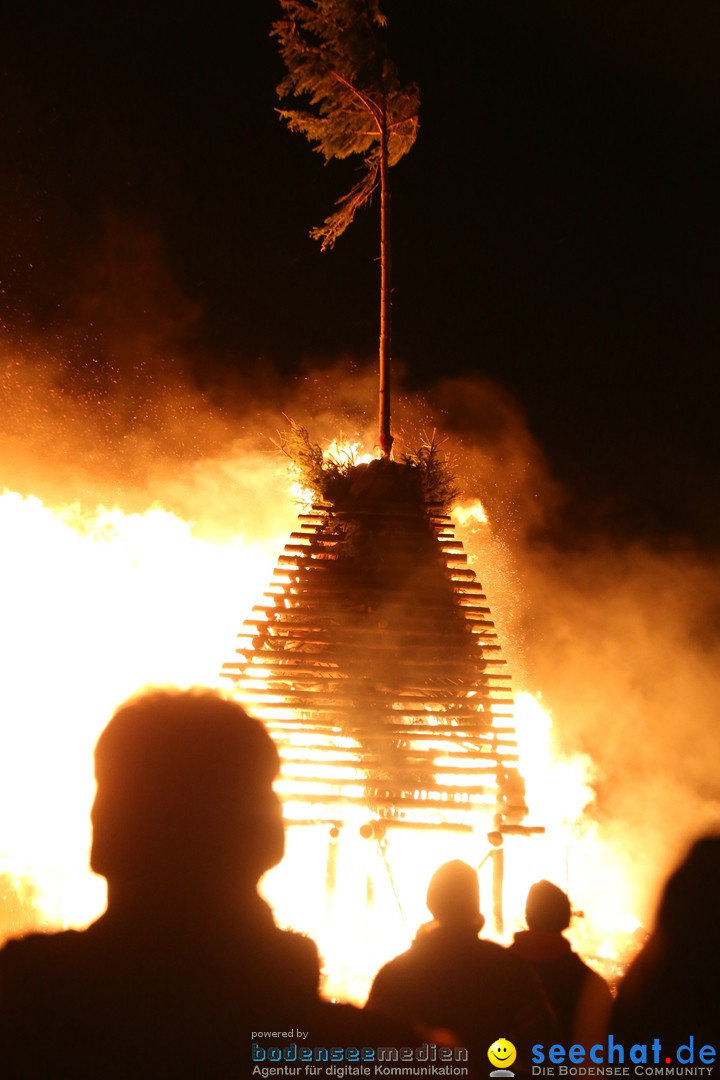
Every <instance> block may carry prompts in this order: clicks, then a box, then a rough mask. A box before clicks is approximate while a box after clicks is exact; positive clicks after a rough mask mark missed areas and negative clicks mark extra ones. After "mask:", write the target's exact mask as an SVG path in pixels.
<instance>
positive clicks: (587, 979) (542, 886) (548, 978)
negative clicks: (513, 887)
mask: <svg viewBox="0 0 720 1080" xmlns="http://www.w3.org/2000/svg"><path fill="white" fill-rule="evenodd" d="M571 914H572V912H571V908H570V900H569V899H568V896H567V894H566V893H564V892H563V891H562V889H560V888H558V886H557V885H553V884H552V882H550V881H538V882H536V883H535V884H534V885H533V886H532V887H531V888H530V891H529V893H528V896H527V902H526V905H525V918H526V920H527V925H528V929H527V930H521V931H520V932H519V933H517V934H515V940H514V941H513V944H512V945H511V946H510V948H511V951H512V952H515V953H517V954H518V955H519V956H523V957H525V959H526V960H528V961H529V962H530V963H531V964H532V966H533V967H534V968H535V970H536V971H537V973H538V975H539V976H540V979H541V981H542V984H543V986H544V987H545V993H546V994H547V997H548V1001H549V1002H550V1004H551V1005H552V1007H553V1010H554V1012H555V1015H556V1017H557V1020H558V1024H559V1025H560V1031H561V1034H562V1037H563V1039H564V1040H565V1044H566V1045H567V1046H570V1045H571V1044H575V1043H579V1044H580V1045H581V1046H585V1047H588V1048H589V1047H591V1046H594V1045H595V1044H596V1043H603V1042H604V1040H605V1038H606V1036H607V1033H608V1029H609V1023H610V1010H611V1009H612V1003H613V1001H612V994H611V993H610V987H609V986H608V985H607V983H606V982H605V980H604V979H603V978H602V977H601V976H600V975H598V974H597V972H595V971H593V969H592V968H591V967H589V966H588V965H587V964H586V963H585V962H584V961H583V960H581V959H580V957H579V956H578V954H577V953H575V952H573V951H572V949H571V947H570V942H569V941H568V939H567V938H566V937H565V936H564V935H563V930H567V928H568V926H569V925H570V918H571Z"/></svg>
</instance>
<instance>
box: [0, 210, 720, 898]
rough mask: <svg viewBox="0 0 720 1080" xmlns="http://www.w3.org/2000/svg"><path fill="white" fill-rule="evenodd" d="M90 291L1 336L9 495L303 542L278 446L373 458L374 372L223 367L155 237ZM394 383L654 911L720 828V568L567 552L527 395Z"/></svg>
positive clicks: (530, 683)
mask: <svg viewBox="0 0 720 1080" xmlns="http://www.w3.org/2000/svg"><path fill="white" fill-rule="evenodd" d="M80 285H81V286H82V287H79V288H78V292H77V297H76V299H74V300H73V301H72V302H71V303H69V304H68V306H67V310H66V312H64V313H63V318H62V320H59V321H56V322H55V324H54V325H53V326H52V327H51V328H50V329H48V330H46V331H44V332H42V333H37V334H35V335H33V336H30V335H28V334H27V333H25V334H24V335H23V337H22V339H17V338H16V339H11V337H10V335H9V334H8V335H6V339H5V341H4V343H3V346H2V356H1V358H0V379H1V383H0V385H1V387H2V396H3V405H4V409H3V416H4V423H3V430H2V433H1V434H0V468H1V469H2V475H3V477H4V484H5V486H6V487H7V488H9V489H10V490H13V491H18V492H20V493H21V494H33V495H36V496H38V497H39V498H42V499H43V500H44V501H45V502H46V503H48V504H49V505H67V504H74V505H77V506H79V507H80V508H88V509H90V508H92V507H94V506H97V505H98V504H103V505H105V506H108V507H113V506H117V507H119V508H120V509H122V510H124V511H125V512H142V511H145V510H147V509H149V508H151V507H160V508H162V509H165V510H169V511H171V512H173V513H175V514H176V515H178V516H179V517H180V518H182V519H183V520H184V521H188V522H192V525H193V529H194V530H195V532H196V534H198V535H202V536H205V537H210V538H217V539H227V538H229V537H230V536H233V535H234V534H239V533H244V534H245V535H246V536H248V537H250V538H251V539H253V540H262V539H263V538H264V537H268V536H274V535H277V534H278V531H280V532H285V533H287V532H289V531H290V530H291V528H292V527H293V522H294V516H295V513H296V510H295V507H294V505H293V502H292V499H291V497H290V496H289V494H288V489H289V482H290V478H289V476H288V470H287V461H286V460H285V459H284V458H283V456H282V454H281V453H280V452H279V450H278V449H277V446H276V445H275V443H274V441H273V440H274V438H275V436H276V432H277V429H278V428H282V426H283V424H284V423H285V420H284V416H283V414H284V415H285V416H291V417H292V418H293V419H294V420H296V421H297V422H299V423H301V424H303V425H305V426H306V427H307V428H308V429H309V431H310V435H311V437H312V438H313V440H315V441H318V442H320V443H327V442H329V441H330V440H332V439H335V438H338V437H339V436H342V437H344V438H345V439H346V440H347V441H348V442H351V443H355V442H357V443H359V444H361V445H362V446H363V447H364V449H366V450H370V449H372V446H373V443H374V442H375V438H376V431H377V423H376V415H375V393H376V374H375V371H374V368H373V365H372V364H365V363H357V362H356V361H355V360H353V359H352V358H349V357H340V358H337V359H334V360H332V361H326V362H324V363H312V362H309V361H305V362H303V363H302V364H301V365H300V373H299V374H298V375H296V376H295V377H293V378H292V379H287V378H285V379H283V378H281V377H280V376H279V374H278V373H277V372H276V371H275V370H274V369H273V366H272V364H271V363H270V362H269V361H266V360H264V359H262V358H260V359H257V358H255V359H253V360H252V361H248V360H247V358H245V359H243V358H234V359H233V360H232V363H231V362H230V361H229V358H227V357H216V356H209V355H207V354H206V353H205V352H204V351H203V347H202V344H201V342H200V341H199V339H198V334H197V328H198V325H199V319H200V314H201V309H200V307H199V306H198V304H197V303H195V302H191V301H189V300H187V298H186V297H185V296H184V295H183V293H182V290H180V289H179V288H178V286H177V285H176V284H175V282H174V281H173V280H172V277H171V275H170V274H169V272H168V271H167V263H166V258H165V255H164V252H163V250H162V247H161V245H159V243H158V242H157V240H156V239H154V238H152V237H149V236H148V235H147V234H145V233H144V232H143V231H142V230H136V231H133V230H132V229H130V228H128V227H122V228H121V227H120V225H119V224H118V223H117V222H110V223H109V225H108V230H107V237H106V242H105V244H104V246H103V248H102V250H99V251H98V252H96V255H95V258H94V261H93V264H92V272H90V273H89V274H88V275H87V278H86V279H85V281H84V282H81V283H80ZM395 377H396V387H395V396H394V416H393V424H394V431H395V435H396V449H397V452H398V453H399V454H401V453H402V452H407V451H412V450H414V449H417V448H418V446H419V445H421V444H422V443H423V442H424V441H426V440H427V439H428V438H430V437H431V436H432V433H433V432H434V431H435V432H437V437H438V438H439V439H446V442H445V443H444V444H443V448H444V450H445V451H446V453H447V454H448V457H449V459H450V460H451V462H452V463H453V464H454V467H455V469H456V472H457V476H458V482H459V486H460V488H461V490H462V495H461V505H463V506H468V505H470V504H472V503H473V501H475V500H480V501H482V504H483V506H484V508H485V511H486V514H487V517H488V519H489V520H488V523H487V524H484V523H482V522H479V521H477V520H474V521H471V522H470V524H468V525H467V526H465V527H464V528H463V529H461V530H460V535H461V538H462V539H463V540H464V542H465V544H466V546H467V548H468V550H469V551H470V554H471V556H472V559H473V565H474V566H475V569H476V570H477V573H478V577H479V578H480V580H481V581H482V582H483V584H484V585H485V587H486V591H487V593H488V597H489V600H490V603H491V607H492V610H493V615H494V618H495V621H496V623H497V626H498V629H499V632H500V634H501V639H502V641H503V646H504V649H505V653H506V655H507V656H508V659H509V661H510V668H511V670H512V671H513V673H514V676H515V686H516V689H524V690H529V691H532V692H536V693H537V692H541V693H542V696H543V699H544V702H545V704H546V705H547V706H548V707H549V708H550V710H551V711H552V714H553V718H554V727H555V732H556V738H557V740H558V746H559V749H560V750H561V751H563V752H564V753H566V754H568V755H575V754H577V755H588V756H589V757H590V758H591V759H592V761H593V762H594V763H595V767H596V781H595V783H596V801H595V805H594V808H593V810H592V813H593V815H594V817H595V819H596V821H597V826H598V829H599V830H600V834H601V835H602V837H603V838H604V840H605V842H606V844H607V846H608V848H609V849H610V850H611V851H612V853H613V857H614V858H616V859H617V860H618V861H619V862H621V863H624V864H625V866H626V867H627V873H628V875H629V876H630V877H631V878H632V880H633V883H634V886H635V895H636V900H637V903H638V912H639V914H641V915H642V916H644V917H646V916H647V915H648V913H649V911H650V909H651V907H652V904H653V901H654V897H655V895H656V892H657V888H658V886H659V883H660V881H661V880H662V879H663V877H664V875H665V874H666V872H667V870H668V868H669V866H670V865H671V863H672V862H673V861H675V859H676V858H677V857H678V855H679V854H680V852H681V850H682V848H683V847H684V846H685V845H686V844H687V843H688V842H689V841H690V840H691V839H693V838H694V836H695V835H697V834H698V833H700V832H701V831H703V830H705V829H706V828H708V827H710V826H712V825H713V824H717V822H718V821H719V820H720V780H718V777H720V743H719V742H718V739H717V734H718V731H717V725H718V720H717V704H716V703H717V701H718V699H719V698H720V674H719V673H720V664H719V663H718V660H719V659H720V656H719V655H718V654H719V652H720V646H719V645H718V627H719V624H720V584H718V582H719V581H720V577H719V576H718V573H717V571H718V565H717V563H718V559H717V557H715V556H714V555H712V554H710V555H708V554H707V553H705V554H701V553H699V552H698V551H695V550H694V549H693V547H692V546H691V545H690V544H689V543H685V545H684V546H682V547H672V546H669V545H668V544H665V546H662V545H661V544H659V543H657V542H652V543H651V542H650V541H648V540H643V539H640V538H636V539H634V540H632V541H630V542H626V543H623V544H621V543H619V542H618V541H617V540H613V539H611V538H610V537H608V536H604V535H602V533H601V532H598V533H596V534H594V535H592V536H590V535H585V536H584V537H583V538H582V543H578V539H577V537H576V536H573V543H568V541H567V537H566V536H564V534H563V519H564V516H565V514H566V511H567V508H568V507H569V506H570V505H571V502H572V497H573V493H570V492H567V491H563V490H562V488H561V487H560V485H559V484H558V483H557V481H556V480H555V479H554V478H553V476H552V471H551V469H550V467H549V465H548V462H547V461H546V459H545V457H544V454H543V451H542V448H541V447H539V446H538V445H537V443H536V441H535V440H534V438H533V436H532V434H531V433H530V431H529V428H528V424H527V422H526V419H525V417H524V415H523V412H522V409H521V407H520V406H519V404H518V403H517V402H516V401H514V400H513V399H512V397H511V396H510V395H509V394H508V393H507V391H505V390H503V389H502V388H500V387H499V386H497V385H495V384H493V383H491V382H489V381H487V380H482V379H479V378H475V379H464V380H444V381H441V382H439V383H438V384H437V385H436V386H435V387H434V388H432V390H431V391H430V392H428V393H427V394H426V395H425V396H421V395H417V394H412V395H411V394H409V393H406V392H404V391H403V389H402V372H401V371H399V372H396V376H395ZM242 614H244V613H240V612H239V613H238V622H240V620H241V617H242ZM238 629H239V627H238ZM224 659H226V657H222V656H219V657H218V665H219V664H221V663H222V661H223V660H224Z"/></svg>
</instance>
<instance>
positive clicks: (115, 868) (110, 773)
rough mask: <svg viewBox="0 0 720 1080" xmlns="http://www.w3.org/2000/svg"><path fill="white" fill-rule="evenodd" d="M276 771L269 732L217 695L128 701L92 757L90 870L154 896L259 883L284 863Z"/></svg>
mask: <svg viewBox="0 0 720 1080" xmlns="http://www.w3.org/2000/svg"><path fill="white" fill-rule="evenodd" d="M278 768H279V758H278V753H277V750H276V749H275V746H274V744H273V742H272V740H271V739H270V737H269V735H268V734H267V732H266V730H265V728H264V727H263V726H262V724H260V723H259V722H258V721H257V720H253V719H251V718H250V717H249V716H248V715H247V713H246V712H245V711H244V710H243V709H242V708H241V707H240V706H239V705H238V704H236V703H235V702H232V701H229V700H228V699H225V698H223V697H221V696H220V695H219V694H216V693H213V692H212V691H209V690H200V689H198V690H189V691H175V690H157V691H150V692H147V693H143V694H141V695H139V696H138V697H135V698H132V699H130V701H128V702H126V703H125V704H124V705H121V706H120V708H119V709H118V710H117V712H116V713H115V715H114V716H113V717H112V719H111V720H110V722H109V724H108V725H107V727H106V728H105V730H104V731H103V733H102V735H101V736H100V738H99V740H98V742H97V746H96V748H95V776H96V780H97V794H96V797H95V803H94V805H93V810H92V823H93V844H92V854H91V860H90V861H91V866H92V868H93V870H95V871H96V872H97V873H98V874H102V875H103V876H104V877H106V878H107V879H108V881H109V882H110V883H111V884H112V883H113V882H119V883H129V884H134V885H138V884H142V883H146V884H147V886H148V889H149V890H150V889H151V888H152V887H153V886H158V887H160V886H168V885H171V886H172V885H174V886H176V887H177V888H178V889H179V890H187V891H193V890H194V889H195V890H196V889H197V887H198V886H200V887H202V884H203V883H207V885H208V887H212V884H216V883H218V882H220V881H222V880H223V879H224V880H225V881H227V883H228V886H229V888H232V886H233V884H238V883H240V882H245V883H252V884H253V885H254V884H256V883H257V881H258V879H259V878H260V877H261V875H262V874H263V873H264V872H265V871H266V870H269V869H270V867H272V866H275V865H276V864H277V863H278V862H279V861H280V860H281V858H282V856H283V850H284V835H283V825H282V813H281V809H280V804H279V801H278V799H277V796H276V795H275V794H274V792H273V789H272V783H273V779H274V778H275V776H276V775H277V772H278Z"/></svg>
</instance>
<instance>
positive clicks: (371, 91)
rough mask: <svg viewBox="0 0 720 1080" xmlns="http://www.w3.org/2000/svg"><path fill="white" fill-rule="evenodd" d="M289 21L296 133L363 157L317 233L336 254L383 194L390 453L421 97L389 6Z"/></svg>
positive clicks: (335, 151)
mask: <svg viewBox="0 0 720 1080" xmlns="http://www.w3.org/2000/svg"><path fill="white" fill-rule="evenodd" d="M280 6H281V8H282V9H283V17H282V18H280V19H278V20H277V21H276V22H275V23H274V24H273V29H272V33H273V35H274V36H275V37H276V38H277V39H278V42H279V45H280V54H281V56H282V58H283V60H284V62H285V67H286V70H287V74H286V76H285V78H284V79H283V81H282V82H281V83H280V85H279V86H278V94H279V95H280V96H281V97H290V96H292V97H297V98H299V99H301V101H302V105H299V106H297V107H295V108H288V109H281V110H279V112H280V115H281V116H282V117H283V119H284V120H286V121H287V123H288V126H289V127H290V130H291V131H299V132H301V133H302V134H303V135H305V136H306V137H307V138H308V140H309V141H310V142H311V143H313V144H315V145H314V149H316V150H318V151H319V152H320V153H321V154H322V155H323V156H324V158H325V160H326V161H330V160H331V159H332V158H347V157H350V156H351V155H354V154H358V155H360V156H361V157H362V174H361V177H360V179H359V181H358V182H357V183H356V184H355V185H354V186H353V187H352V188H351V189H350V191H348V192H347V194H345V195H343V196H342V197H341V198H340V199H338V200H337V202H336V204H335V205H336V207H337V209H336V210H335V211H334V212H333V213H332V214H330V215H329V217H327V218H326V220H325V221H324V222H323V224H322V225H320V226H318V227H317V228H315V229H313V230H312V232H311V236H313V237H314V238H315V239H317V240H319V241H320V243H321V247H322V249H323V250H325V249H327V248H331V247H332V246H333V244H334V243H335V241H336V240H337V238H338V237H339V236H340V235H341V234H342V233H343V232H344V231H345V229H346V228H347V227H348V225H349V224H350V223H351V221H352V220H353V218H354V216H355V213H356V211H357V210H359V209H360V208H361V207H363V206H365V205H367V203H368V202H369V201H370V199H371V197H372V195H373V193H374V192H375V191H376V190H377V189H378V188H379V189H380V346H379V361H380V409H379V421H380V435H379V439H378V443H379V446H380V450H381V452H382V455H383V457H385V458H387V457H389V456H390V450H391V447H392V443H393V438H392V435H391V433H390V298H391V284H390V265H391V259H390V189H389V185H388V170H389V169H390V167H391V166H393V165H395V164H396V163H397V162H398V161H399V160H400V158H401V157H402V156H403V154H406V153H407V152H408V150H409V149H410V147H411V146H412V145H413V143H414V141H415V136H416V134H417V128H418V108H419V103H420V98H419V94H418V90H417V87H416V86H415V85H414V84H406V85H403V84H401V82H400V79H399V76H398V73H397V70H396V68H395V66H394V64H393V63H392V61H391V60H390V59H389V58H388V56H387V53H386V49H385V43H384V39H383V34H382V31H383V27H384V26H385V21H386V20H385V17H384V16H383V15H382V14H381V12H380V9H379V0H280Z"/></svg>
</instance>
